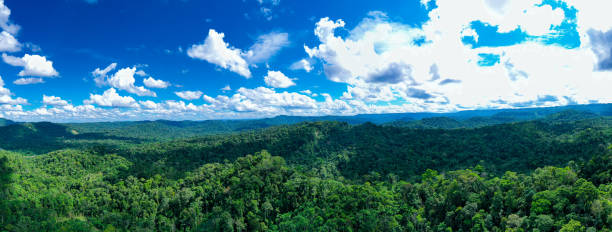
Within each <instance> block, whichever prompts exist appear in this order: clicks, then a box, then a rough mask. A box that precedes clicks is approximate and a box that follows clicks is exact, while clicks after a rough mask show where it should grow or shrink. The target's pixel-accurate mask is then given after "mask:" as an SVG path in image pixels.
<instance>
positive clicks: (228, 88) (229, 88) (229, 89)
mask: <svg viewBox="0 0 612 232" xmlns="http://www.w3.org/2000/svg"><path fill="white" fill-rule="evenodd" d="M231 90H232V87H230V86H229V85H226V86H225V87H223V88H221V91H231Z"/></svg>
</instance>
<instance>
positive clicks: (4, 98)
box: [0, 77, 28, 106]
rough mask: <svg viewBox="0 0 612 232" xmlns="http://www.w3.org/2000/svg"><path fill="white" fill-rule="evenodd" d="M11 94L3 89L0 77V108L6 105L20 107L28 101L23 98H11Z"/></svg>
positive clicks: (2, 81)
mask: <svg viewBox="0 0 612 232" xmlns="http://www.w3.org/2000/svg"><path fill="white" fill-rule="evenodd" d="M12 95H13V94H12V93H11V91H10V90H9V89H7V88H5V87H4V80H3V79H2V77H0V106H2V105H5V104H8V105H20V104H27V103H28V101H27V100H26V99H24V98H20V97H18V98H13V97H12Z"/></svg>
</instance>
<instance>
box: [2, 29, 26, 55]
mask: <svg viewBox="0 0 612 232" xmlns="http://www.w3.org/2000/svg"><path fill="white" fill-rule="evenodd" d="M21 46H22V45H21V43H19V41H17V39H15V37H14V36H13V35H11V34H10V33H8V32H6V31H3V32H0V52H18V51H21Z"/></svg>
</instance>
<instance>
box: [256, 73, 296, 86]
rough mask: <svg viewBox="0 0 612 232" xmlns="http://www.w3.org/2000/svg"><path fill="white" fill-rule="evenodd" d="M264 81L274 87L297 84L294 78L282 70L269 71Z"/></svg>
mask: <svg viewBox="0 0 612 232" xmlns="http://www.w3.org/2000/svg"><path fill="white" fill-rule="evenodd" d="M264 81H265V82H266V85H268V86H270V87H274V88H289V87H291V86H294V85H295V83H294V82H293V80H291V79H290V78H289V77H287V76H285V74H283V73H282V72H280V71H268V75H266V76H265V77H264Z"/></svg>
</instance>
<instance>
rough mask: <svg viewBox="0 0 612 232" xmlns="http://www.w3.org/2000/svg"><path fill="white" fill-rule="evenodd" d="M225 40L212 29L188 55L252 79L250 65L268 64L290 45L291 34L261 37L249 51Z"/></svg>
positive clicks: (273, 34) (223, 36)
mask: <svg viewBox="0 0 612 232" xmlns="http://www.w3.org/2000/svg"><path fill="white" fill-rule="evenodd" d="M224 38H225V34H223V33H219V32H217V31H215V30H213V29H211V30H209V32H208V37H206V40H204V43H203V44H194V45H192V46H191V48H189V49H188V50H187V55H188V56H189V57H191V58H195V59H200V60H204V61H207V62H209V63H211V64H215V65H217V66H219V67H221V68H224V69H228V70H230V71H232V72H235V73H237V74H239V75H241V76H243V77H246V78H251V70H250V69H249V65H256V64H259V63H263V62H266V61H268V60H269V59H270V58H271V57H273V56H274V55H276V54H277V53H278V52H279V51H280V50H281V49H282V48H283V47H286V46H287V45H289V34H287V33H279V32H271V33H268V34H264V35H261V36H259V37H258V38H257V40H256V41H255V43H254V44H253V45H252V46H251V47H250V48H249V50H247V51H242V50H240V49H238V48H234V47H232V46H230V45H229V44H228V43H226V42H225V41H224V40H223V39H224Z"/></svg>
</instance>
